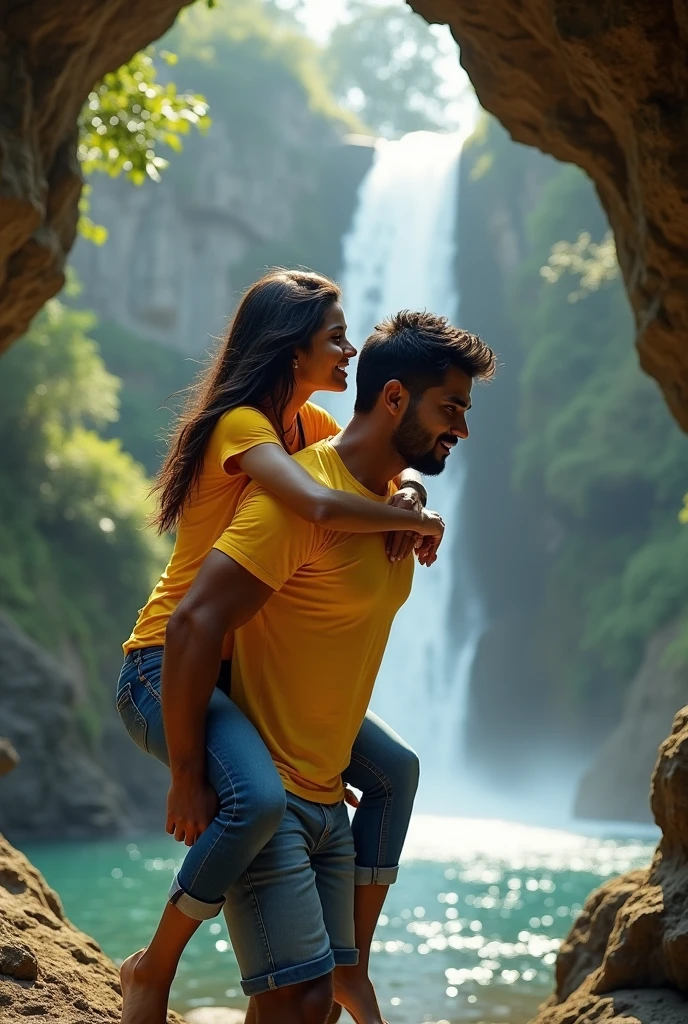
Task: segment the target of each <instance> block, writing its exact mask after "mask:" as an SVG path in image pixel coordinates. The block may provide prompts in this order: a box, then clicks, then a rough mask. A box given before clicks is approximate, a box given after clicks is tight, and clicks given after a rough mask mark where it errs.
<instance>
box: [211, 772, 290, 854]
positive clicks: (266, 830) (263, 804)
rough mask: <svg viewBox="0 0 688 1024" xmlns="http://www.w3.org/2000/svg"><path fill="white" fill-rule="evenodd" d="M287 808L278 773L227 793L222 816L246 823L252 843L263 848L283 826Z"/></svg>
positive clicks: (223, 802)
mask: <svg viewBox="0 0 688 1024" xmlns="http://www.w3.org/2000/svg"><path fill="white" fill-rule="evenodd" d="M286 807H287V798H286V793H285V792H284V786H283V785H282V780H281V779H280V777H279V776H278V775H277V772H275V778H274V779H273V778H262V779H261V778H253V779H251V780H250V785H243V786H241V787H238V791H237V790H235V791H234V793H225V794H224V795H223V797H221V799H220V811H219V815H218V816H219V817H220V818H223V817H227V818H231V819H232V820H234V821H241V822H243V824H244V827H245V828H246V829H247V830H248V831H249V832H250V834H251V836H252V837H253V838H252V845H256V846H257V849H262V847H263V846H264V845H265V843H267V841H268V840H269V839H272V837H273V835H274V834H275V832H276V831H277V829H278V828H279V826H280V823H281V821H282V818H283V817H284V812H285V810H286Z"/></svg>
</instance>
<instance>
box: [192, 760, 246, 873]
mask: <svg viewBox="0 0 688 1024" xmlns="http://www.w3.org/2000/svg"><path fill="white" fill-rule="evenodd" d="M208 754H209V756H210V757H212V758H214V759H215V760H216V761H217V763H218V764H219V766H220V768H221V769H222V771H223V772H224V774H225V778H226V779H227V781H228V782H229V785H230V787H231V790H232V814H231V817H230V819H229V821H227V822H226V823H225V824H224V825H223V827H222V831H221V832H220V834H219V835H217V836H216V837H215V842H214V843H213V845H212V846H211V847H210V849H209V850H208V852H207V853H206V855H205V857H204V858H203V860H202V861H201V863H200V864H199V865H198V868H197V869H196V873H195V874H194V876H193V879H192V881H191V885H195V883H196V881H197V879H198V876H199V875H200V873H201V871H202V870H203V868H204V867H205V865H206V863H207V861H208V857H210V855H211V854H212V852H213V850H214V849H215V847H216V846H217V844H218V843H219V842H220V840H221V839H223V838H224V834H225V832H226V831H227V829H228V827H229V826H230V825H231V824H232V823H233V821H234V816H235V814H236V809H237V798H236V790H235V788H234V783H233V782H232V777H231V775H230V774H229V772H228V771H227V770H226V769H225V767H224V765H223V764H222V761H221V760H220V758H219V757H217V755H216V754H214V753H213V751H212V750H211V749H210V748H208Z"/></svg>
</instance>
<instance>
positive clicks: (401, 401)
mask: <svg viewBox="0 0 688 1024" xmlns="http://www.w3.org/2000/svg"><path fill="white" fill-rule="evenodd" d="M410 397H411V396H410V395H409V392H408V390H407V389H406V388H405V387H404V385H403V384H402V383H401V381H399V380H388V381H387V383H386V384H385V386H384V388H383V389H382V402H383V405H384V407H385V409H387V411H388V412H389V414H390V415H391V416H393V417H394V418H395V419H397V418H399V417H400V416H403V415H404V413H405V412H406V410H407V409H408V405H409V401H410Z"/></svg>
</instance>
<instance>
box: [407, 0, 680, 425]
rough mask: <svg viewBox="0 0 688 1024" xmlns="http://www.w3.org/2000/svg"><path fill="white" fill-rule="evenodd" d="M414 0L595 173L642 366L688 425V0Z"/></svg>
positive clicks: (544, 142)
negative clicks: (659, 0) (485, 0)
mask: <svg viewBox="0 0 688 1024" xmlns="http://www.w3.org/2000/svg"><path fill="white" fill-rule="evenodd" d="M407 2H408V3H409V4H410V6H411V7H412V8H413V9H414V10H415V11H417V12H418V13H419V14H422V15H423V16H424V17H425V18H427V19H428V20H429V21H433V22H440V23H445V24H449V25H450V26H451V29H452V32H453V33H454V36H455V38H456V40H457V42H458V43H459V46H460V47H461V61H462V64H463V66H464V67H465V68H466V70H467V72H468V74H469V75H470V78H471V81H472V82H473V85H474V86H475V89H476V92H477V94H478V98H479V99H480V102H481V104H482V105H483V106H484V107H485V108H486V109H487V110H489V111H490V112H491V113H493V114H495V115H496V116H497V117H498V118H499V120H500V121H501V122H502V124H504V126H505V127H506V128H507V129H508V130H509V132H510V133H511V135H512V137H513V138H514V139H515V140H516V141H518V142H525V143H527V144H528V145H532V146H537V147H538V148H539V149H541V150H543V151H544V152H546V153H551V154H552V155H553V156H555V157H556V158H557V159H559V160H565V161H569V162H572V163H576V164H578V165H579V166H580V167H582V168H583V169H584V170H585V171H587V173H588V174H589V175H590V177H591V178H592V179H593V181H594V182H595V184H596V186H597V190H598V192H599V195H600V198H601V201H602V204H603V205H604V208H605V210H606V212H607V214H608V216H609V220H610V223H611V225H612V228H613V229H614V234H615V236H616V244H617V250H618V256H619V263H620V265H621V269H622V271H623V275H624V279H625V282H626V287H627V289H628V293H629V296H630V300H631V303H632V306H633V309H634V312H635V317H636V323H637V329H638V335H637V346H638V352H639V355H640V362H641V365H642V367H643V369H644V370H645V371H646V372H647V373H649V374H650V375H651V376H653V377H655V378H656V380H657V381H658V382H659V384H660V386H661V388H662V390H663V392H664V395H665V397H666V400H667V402H668V404H669V407H670V409H671V411H672V413H673V415H674V416H675V418H676V419H677V420H678V422H679V423H680V424H681V426H682V427H683V429H684V430H688V344H686V340H685V339H686V336H687V332H688V290H687V289H686V261H687V258H688V178H687V177H686V173H685V168H686V165H687V164H688V104H687V103H686V97H687V94H688V66H687V65H686V60H685V53H686V43H687V40H688V3H686V0H673V2H672V3H648V2H647V0H627V2H626V3H623V4H619V3H617V2H616V0H599V2H598V3H595V4H590V3H588V2H587V0H529V2H528V3H520V4H513V3H508V2H507V0H496V2H493V3H490V4H485V3H483V2H482V0H407Z"/></svg>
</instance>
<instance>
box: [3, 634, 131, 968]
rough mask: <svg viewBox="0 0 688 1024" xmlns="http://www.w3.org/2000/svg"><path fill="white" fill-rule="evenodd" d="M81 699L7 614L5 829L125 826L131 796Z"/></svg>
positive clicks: (89, 830) (57, 831)
mask: <svg viewBox="0 0 688 1024" xmlns="http://www.w3.org/2000/svg"><path fill="white" fill-rule="evenodd" d="M113 699H114V698H113ZM77 703H78V692H77V685H76V682H75V680H74V678H73V677H72V676H71V675H68V674H67V673H66V672H65V671H64V670H63V669H62V668H61V666H60V665H59V664H58V662H57V661H56V660H55V659H54V658H52V657H51V656H50V655H48V654H47V653H46V652H45V651H43V650H41V648H40V647H38V646H37V644H35V643H34V642H33V641H32V640H30V639H29V638H28V637H27V636H25V635H24V634H23V633H21V632H20V631H19V630H18V629H17V628H16V627H15V626H14V625H13V624H12V623H11V622H10V621H9V619H6V618H5V617H4V616H1V615H0V722H2V731H3V733H4V735H5V736H6V737H7V739H8V740H10V741H11V745H9V744H8V745H7V746H6V747H5V757H4V760H5V761H6V763H7V767H8V768H9V767H11V761H12V749H13V747H14V748H15V749H16V751H17V753H18V754H19V759H20V760H19V767H18V768H17V769H16V771H13V772H12V774H11V775H9V776H8V777H7V778H3V780H2V785H1V786H0V828H2V830H3V831H5V832H7V833H9V834H13V835H19V834H23V835H27V834H31V835H36V836H39V835H49V836H64V837H67V836H70V835H71V836H78V835H94V834H96V835H97V834H99V833H100V834H103V833H109V832H113V831H117V830H119V829H120V828H121V827H123V826H124V824H125V823H126V821H127V814H126V809H125V803H126V800H125V796H124V793H123V792H122V790H121V789H120V788H119V787H118V786H116V785H115V784H113V783H112V782H111V781H110V778H109V773H108V772H107V771H106V770H105V769H104V768H103V766H102V765H101V764H100V763H99V761H98V760H97V759H96V757H95V756H94V754H93V752H92V751H91V750H90V749H89V747H88V744H87V743H86V741H85V739H84V737H83V736H82V735H81V733H80V731H79V728H78V726H77V723H76V718H75V713H76V705H77ZM121 732H122V733H123V732H124V730H121ZM127 739H128V738H127ZM128 742H129V744H130V745H131V742H130V741H128ZM1 753H2V751H1V749H0V755H1ZM0 973H2V969H1V968H0Z"/></svg>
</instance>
